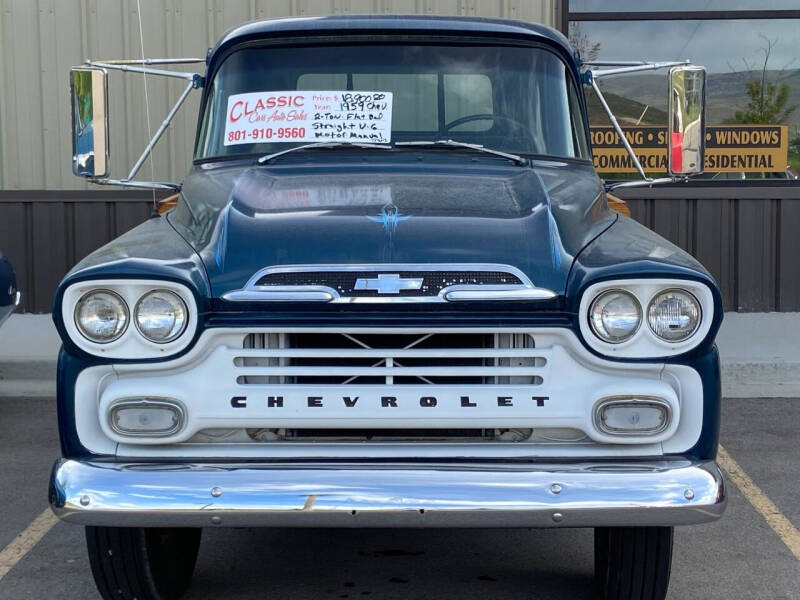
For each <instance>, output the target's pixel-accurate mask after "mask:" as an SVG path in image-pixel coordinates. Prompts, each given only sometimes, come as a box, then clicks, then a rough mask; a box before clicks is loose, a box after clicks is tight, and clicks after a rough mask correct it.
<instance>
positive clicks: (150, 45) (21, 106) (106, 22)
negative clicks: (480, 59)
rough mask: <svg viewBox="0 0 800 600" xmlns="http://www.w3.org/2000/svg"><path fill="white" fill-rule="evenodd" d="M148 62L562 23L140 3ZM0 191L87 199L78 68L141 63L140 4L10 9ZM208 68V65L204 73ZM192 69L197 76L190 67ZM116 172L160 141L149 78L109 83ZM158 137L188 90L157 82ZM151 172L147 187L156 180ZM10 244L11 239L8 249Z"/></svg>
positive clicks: (362, 1) (327, 5) (203, 0)
mask: <svg viewBox="0 0 800 600" xmlns="http://www.w3.org/2000/svg"><path fill="white" fill-rule="evenodd" d="M140 3H141V9H142V15H141V17H142V25H143V27H142V29H143V40H144V50H145V56H147V57H148V58H158V57H162V58H163V57H199V58H203V57H205V55H206V51H207V49H208V48H209V47H210V46H212V45H213V44H214V43H215V41H216V40H217V39H218V38H219V37H220V35H221V34H222V33H223V32H224V31H226V30H227V29H229V28H231V27H233V26H235V25H238V24H240V23H242V22H244V21H249V20H253V19H269V18H278V17H286V16H312V15H324V14H364V13H383V14H390V13H402V14H411V13H415V14H429V15H436V14H439V15H444V14H455V15H472V16H485V17H503V18H509V19H519V20H524V21H536V22H540V23H546V24H549V25H554V24H556V23H558V22H559V21H558V18H559V15H558V14H557V9H558V6H559V2H558V0H140ZM0 7H2V11H0V190H2V189H5V190H80V189H87V187H88V185H87V184H86V183H85V182H84V181H82V180H81V179H79V178H77V177H74V176H73V175H72V173H71V162H70V157H71V137H70V120H69V116H70V113H69V69H70V67H72V66H75V65H80V64H81V63H82V62H83V61H84V60H85V59H87V58H92V59H103V58H105V59H110V58H141V55H142V51H141V45H140V41H139V15H138V12H137V3H136V0H0ZM196 67H197V68H198V69H200V68H202V67H203V65H202V64H200V65H196ZM187 70H191V69H190V68H189V69H187ZM109 80H110V91H109V96H110V97H109V101H110V109H109V114H110V119H111V169H112V175H113V176H120V177H121V176H124V175H127V172H128V169H129V168H130V167H131V166H132V165H133V163H134V162H135V160H136V158H138V156H139V154H140V153H141V151H142V150H143V149H144V146H145V144H146V143H147V140H148V139H149V136H148V134H147V124H146V117H145V103H144V85H143V77H142V76H141V75H133V74H123V73H119V72H112V73H109ZM147 84H148V96H149V99H150V127H151V130H152V131H155V130H156V129H157V128H158V126H159V125H160V124H161V121H162V120H163V118H164V116H165V115H166V113H167V111H168V110H169V108H170V107H171V106H172V103H173V102H174V101H175V100H176V99H177V97H178V95H179V94H180V93H181V91H182V88H183V86H184V82H183V81H181V80H169V81H167V80H165V79H164V78H162V77H153V76H151V77H148V80H147ZM198 103H199V92H193V93H192V96H190V99H189V101H188V102H187V105H186V106H184V107H183V108H182V109H181V111H180V112H179V114H178V116H177V118H176V119H175V120H174V121H173V124H172V125H171V126H170V128H169V130H168V132H167V133H166V135H165V136H164V138H163V139H162V140H161V141H160V142H159V144H158V145H157V146H156V151H155V161H154V162H155V169H154V171H155V172H154V179H156V180H164V181H180V180H181V179H182V178H183V175H184V174H185V173H186V169H187V167H188V165H189V162H190V158H191V150H192V143H193V141H194V133H195V124H196V115H197V110H198ZM150 175H151V172H150V165H149V164H148V163H146V164H145V165H144V166H143V168H142V171H141V173H140V175H139V178H140V179H150ZM0 245H2V239H0Z"/></svg>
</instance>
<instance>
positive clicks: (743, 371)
mask: <svg viewBox="0 0 800 600" xmlns="http://www.w3.org/2000/svg"><path fill="white" fill-rule="evenodd" d="M717 345H718V346H719V350H720V360H721V362H722V395H723V396H724V397H726V398H800V313H728V314H726V315H725V321H724V323H723V326H722V330H721V331H720V333H719V336H718V337H717ZM60 347H61V340H60V339H59V337H58V334H57V333H56V331H55V327H54V326H53V322H52V320H51V318H50V315H12V316H11V318H10V319H9V320H8V321H7V322H6V324H5V325H4V326H3V329H2V331H0V398H2V397H6V398H8V397H30V398H43V397H53V396H55V390H56V384H55V377H56V362H57V359H58V350H59V348H60Z"/></svg>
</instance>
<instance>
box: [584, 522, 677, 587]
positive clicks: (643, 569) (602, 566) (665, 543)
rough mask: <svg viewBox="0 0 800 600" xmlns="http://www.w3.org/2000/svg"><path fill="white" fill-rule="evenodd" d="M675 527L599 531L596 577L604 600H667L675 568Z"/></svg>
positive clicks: (605, 528) (618, 528)
mask: <svg viewBox="0 0 800 600" xmlns="http://www.w3.org/2000/svg"><path fill="white" fill-rule="evenodd" d="M672 536H673V528H672V527H597V528H595V530H594V575H595V584H596V586H597V596H598V598H601V599H602V600H663V599H664V598H665V597H666V596H667V587H668V586H669V572H670V567H671V566H672Z"/></svg>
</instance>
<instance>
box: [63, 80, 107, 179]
mask: <svg viewBox="0 0 800 600" xmlns="http://www.w3.org/2000/svg"><path fill="white" fill-rule="evenodd" d="M69 79H70V97H71V99H72V172H73V173H74V174H75V175H80V176H81V177H91V178H94V177H105V176H106V175H108V158H109V154H108V112H107V108H108V85H107V80H106V71H105V69H99V68H96V67H76V68H74V69H72V70H71V71H70V78H69Z"/></svg>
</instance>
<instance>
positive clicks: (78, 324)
mask: <svg viewBox="0 0 800 600" xmlns="http://www.w3.org/2000/svg"><path fill="white" fill-rule="evenodd" d="M100 294H105V295H107V296H111V298H113V299H115V300H116V301H117V302H118V303H119V307H118V308H120V309H121V312H122V314H123V315H124V318H123V319H121V321H122V328H121V329H120V330H119V331H118V332H117V333H115V334H114V336H113V337H110V338H108V339H97V338H96V337H93V336H92V335H91V334H90V333H89V332H88V331H87V328H86V326H85V325H84V324H83V323H82V321H81V318H80V310H81V308H82V307H83V306H84V304H85V303H86V302H87V301H88V299H89V297H91V296H95V295H100ZM130 312H131V311H130V309H129V308H128V304H127V303H126V302H125V300H124V299H123V298H122V296H120V295H119V294H117V293H116V292H115V291H113V290H108V289H104V288H97V289H94V290H90V291H88V292H86V293H85V294H83V295H82V296H81V297H80V298H78V301H77V302H76V303H75V308H74V309H73V311H72V319H73V322H74V324H75V328H76V329H77V330H78V333H80V334H81V335H82V336H83V338H84V339H85V340H87V341H88V342H90V343H92V344H102V345H106V344H111V343H113V342H115V341H116V340H118V339H119V338H121V337H122V336H123V335H125V332H126V331H127V330H128V327H129V326H130V322H131V314H130Z"/></svg>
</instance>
